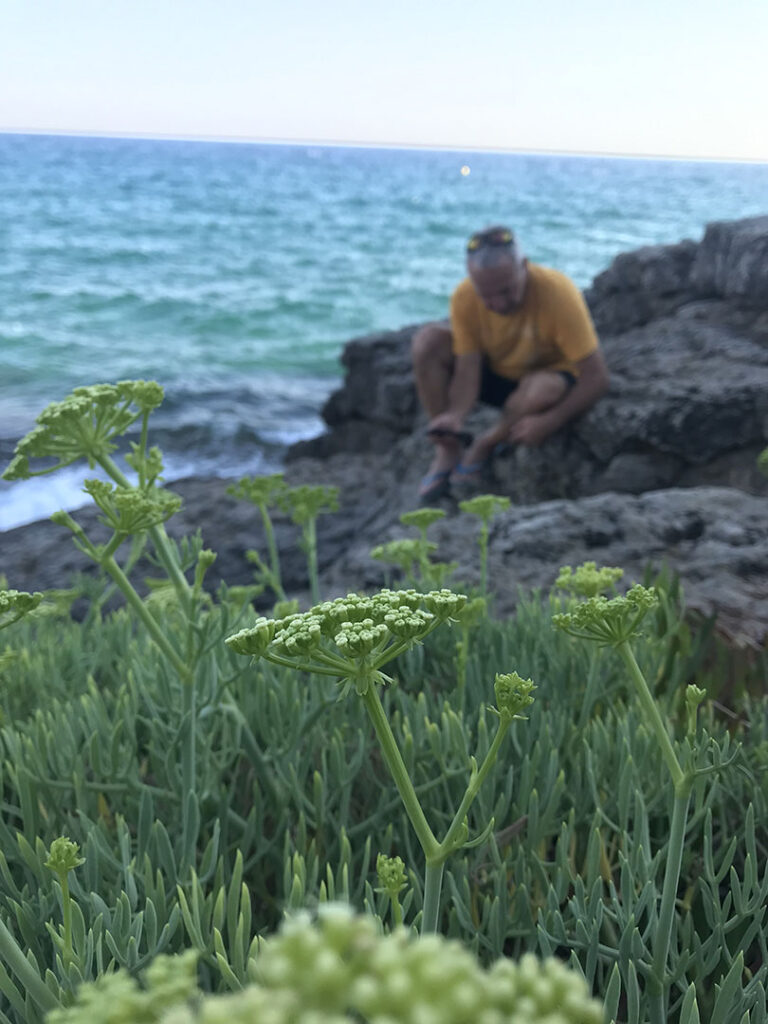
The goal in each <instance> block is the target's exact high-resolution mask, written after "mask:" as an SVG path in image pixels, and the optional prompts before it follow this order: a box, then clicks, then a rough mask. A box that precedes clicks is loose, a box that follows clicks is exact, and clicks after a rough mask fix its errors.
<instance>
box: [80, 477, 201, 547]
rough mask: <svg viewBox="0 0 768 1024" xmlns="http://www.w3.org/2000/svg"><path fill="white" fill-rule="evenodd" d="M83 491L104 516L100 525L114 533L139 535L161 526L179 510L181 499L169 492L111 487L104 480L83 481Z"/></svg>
mask: <svg viewBox="0 0 768 1024" xmlns="http://www.w3.org/2000/svg"><path fill="white" fill-rule="evenodd" d="M83 490H85V491H86V492H87V493H88V494H90V496H91V497H92V498H93V500H94V501H95V502H96V504H97V505H98V506H99V508H100V509H101V511H102V512H103V513H104V518H103V520H102V522H104V523H105V524H106V525H107V526H109V527H111V528H112V529H113V530H115V532H116V533H126V534H129V533H141V531H142V530H148V529H149V528H150V527H152V526H157V525H158V524H159V523H164V522H165V521H166V520H167V519H170V518H171V516H172V515H174V514H175V513H176V512H178V510H179V509H180V508H181V498H180V497H178V495H176V494H172V493H171V492H170V491H163V490H157V489H153V490H150V491H145V490H142V489H140V488H138V487H114V486H113V485H112V484H110V483H107V482H106V481H104V480H86V481H85V482H84V484H83Z"/></svg>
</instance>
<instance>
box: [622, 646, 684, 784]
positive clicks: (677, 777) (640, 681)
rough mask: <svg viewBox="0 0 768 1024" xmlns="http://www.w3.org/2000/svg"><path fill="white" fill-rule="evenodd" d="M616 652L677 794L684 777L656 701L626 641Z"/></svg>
mask: <svg viewBox="0 0 768 1024" xmlns="http://www.w3.org/2000/svg"><path fill="white" fill-rule="evenodd" d="M617 650H618V652H619V654H620V655H621V657H622V659H623V660H624V664H625V665H626V666H627V668H628V670H629V675H630V678H631V679H632V682H633V684H634V687H635V692H636V693H637V696H638V699H639V700H640V704H641V706H642V709H643V712H644V713H645V717H646V720H647V722H648V724H649V725H650V726H651V728H652V729H653V732H654V734H655V736H656V739H657V741H658V744H659V747H660V748H661V754H662V757H663V758H664V760H665V761H666V763H667V768H668V769H669V774H670V776H671V777H672V783H673V785H674V787H675V792H677V790H678V789H679V787H680V786H681V785H682V784H683V781H684V779H685V775H684V772H683V769H682V768H681V767H680V762H679V761H678V760H677V756H676V754H675V750H674V747H673V746H672V741H671V740H670V738H669V733H668V732H667V729H666V726H665V725H664V721H663V719H662V717H661V713H660V712H659V709H658V706H657V704H656V701H655V700H654V698H653V695H652V694H651V691H650V689H649V688H648V683H647V682H646V681H645V676H644V675H643V673H642V672H641V671H640V666H639V665H638V664H637V661H636V660H635V656H634V654H633V653H632V648H631V647H630V646H629V642H628V641H627V640H623V641H622V642H621V643H620V644H619V645H618V647H617Z"/></svg>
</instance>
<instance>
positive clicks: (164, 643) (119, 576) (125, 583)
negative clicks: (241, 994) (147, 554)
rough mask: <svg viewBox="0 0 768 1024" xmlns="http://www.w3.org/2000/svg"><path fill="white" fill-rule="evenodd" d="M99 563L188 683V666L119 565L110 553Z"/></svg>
mask: <svg viewBox="0 0 768 1024" xmlns="http://www.w3.org/2000/svg"><path fill="white" fill-rule="evenodd" d="M101 565H102V566H103V568H104V569H105V571H106V572H108V573H109V575H110V576H111V577H112V579H113V580H114V581H115V583H116V584H117V586H118V587H119V588H120V591H121V592H122V594H123V595H124V597H125V599H126V601H127V602H128V604H129V605H130V606H131V608H133V610H134V611H135V612H136V614H137V615H138V617H139V618H140V619H141V621H142V622H143V623H144V625H145V626H146V627H147V632H148V633H149V635H150V636H151V637H152V639H153V640H154V641H155V643H156V644H157V646H158V647H159V648H160V650H161V651H162V653H163V654H164V655H165V656H166V658H167V659H168V660H169V661H170V663H171V664H172V665H173V667H174V668H175V669H176V671H177V672H178V674H179V678H180V679H181V681H182V683H185V684H187V685H190V684H191V682H192V679H191V674H190V671H189V668H188V667H187V666H186V665H185V664H184V662H183V661H182V660H181V658H180V657H179V655H178V653H177V652H176V650H175V649H174V647H173V646H172V645H171V643H170V641H169V640H168V638H167V637H166V636H165V634H164V633H163V631H162V630H161V629H160V627H159V626H158V624H157V622H156V621H155V618H154V616H153V615H152V614H151V612H150V611H149V609H148V608H147V606H146V605H145V604H144V602H143V601H142V600H141V598H140V597H139V595H138V594H137V593H136V591H135V590H134V589H133V585H132V583H131V581H130V580H129V579H128V577H127V576H126V575H125V573H124V572H123V570H122V569H121V568H120V566H119V565H118V564H117V562H116V561H115V560H114V558H112V556H111V555H110V556H108V557H107V558H106V559H103V560H102V562H101Z"/></svg>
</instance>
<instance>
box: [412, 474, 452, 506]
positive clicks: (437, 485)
mask: <svg viewBox="0 0 768 1024" xmlns="http://www.w3.org/2000/svg"><path fill="white" fill-rule="evenodd" d="M450 493H451V470H450V469H441V470H438V472H436V473H427V475H426V476H425V477H422V480H421V486H420V487H419V504H420V505H422V506H424V505H431V504H432V502H433V501H439V500H440V499H441V498H445V497H446V496H447V495H449V494H450Z"/></svg>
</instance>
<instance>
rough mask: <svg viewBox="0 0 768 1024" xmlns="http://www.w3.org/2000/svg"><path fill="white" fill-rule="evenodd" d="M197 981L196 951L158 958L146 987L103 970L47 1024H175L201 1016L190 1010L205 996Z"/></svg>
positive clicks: (123, 974) (146, 977)
mask: <svg viewBox="0 0 768 1024" xmlns="http://www.w3.org/2000/svg"><path fill="white" fill-rule="evenodd" d="M196 981H197V952H196V951H193V950H188V951H187V952H185V953H181V954H179V955H177V956H158V957H155V959H154V960H153V961H152V963H151V964H150V965H149V967H148V968H147V969H146V971H145V972H144V987H142V986H140V985H139V982H138V981H137V980H136V979H135V978H134V977H132V976H131V975H130V974H129V973H128V971H125V970H119V971H116V972H115V973H114V974H103V975H101V977H100V978H99V979H98V980H97V981H94V982H88V983H86V984H84V985H80V987H79V988H78V990H77V996H76V999H75V1003H74V1004H73V1005H72V1006H66V1007H61V1008H60V1009H56V1010H52V1011H51V1012H50V1013H49V1014H48V1016H47V1017H46V1018H45V1019H46V1024H156V1022H160V1021H163V1022H168V1024H170V1022H171V1021H173V1020H178V1021H186V1022H191V1021H194V1020H201V1019H203V1018H201V1017H198V1016H197V1015H196V1014H195V1015H194V1016H191V1015H190V1011H189V1010H188V1009H187V1007H188V1006H189V1004H190V1001H191V1000H192V999H194V998H196V997H197V996H199V992H198V990H197V984H196ZM211 1019H212V1020H215V1019H216V1018H215V1017H214V1018H211ZM247 1019H248V1018H246V1017H243V1018H241V1020H242V1021H245V1020H247ZM265 1019H266V1018H265ZM283 1021H285V1024H288V1018H282V1017H281V1018H280V1024H282V1022H283ZM230 1024H237V1022H236V1021H232V1022H230Z"/></svg>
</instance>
